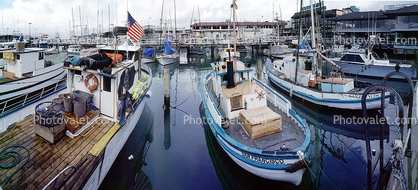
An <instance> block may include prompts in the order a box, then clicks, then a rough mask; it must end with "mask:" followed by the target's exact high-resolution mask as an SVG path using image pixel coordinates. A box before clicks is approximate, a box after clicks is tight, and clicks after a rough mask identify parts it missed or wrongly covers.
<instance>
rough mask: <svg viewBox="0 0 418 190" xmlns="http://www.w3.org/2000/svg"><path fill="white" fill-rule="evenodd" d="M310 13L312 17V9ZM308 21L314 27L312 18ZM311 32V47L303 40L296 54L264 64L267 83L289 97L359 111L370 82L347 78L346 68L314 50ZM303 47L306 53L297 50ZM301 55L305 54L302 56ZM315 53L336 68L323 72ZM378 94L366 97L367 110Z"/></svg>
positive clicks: (375, 105) (375, 103)
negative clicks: (329, 71) (333, 70)
mask: <svg viewBox="0 0 418 190" xmlns="http://www.w3.org/2000/svg"><path fill="white" fill-rule="evenodd" d="M311 15H312V16H311V18H312V19H314V17H313V9H311ZM311 24H312V28H315V26H314V22H313V21H312V22H311ZM310 31H311V38H312V39H311V43H312V47H311V46H309V44H308V43H307V41H306V39H303V40H302V43H301V44H300V46H299V49H297V52H296V56H290V57H285V58H284V59H283V60H274V61H271V62H267V63H266V67H265V68H266V69H265V70H266V73H267V75H268V78H269V80H270V82H272V83H273V84H274V86H275V87H276V88H277V89H278V90H281V91H284V92H285V93H286V94H288V95H289V97H297V98H298V99H300V100H303V101H305V100H306V101H308V102H310V103H313V104H315V105H319V106H323V107H326V108H336V109H351V110H360V109H361V98H362V95H363V92H364V90H365V88H366V87H368V86H371V85H372V84H371V83H367V82H362V81H358V80H357V79H356V80H354V79H352V78H348V77H346V76H345V70H343V69H342V68H341V67H339V66H338V65H337V64H336V63H334V62H333V61H331V60H330V59H328V58H327V57H325V56H324V55H322V54H321V53H320V52H319V51H318V50H316V43H315V36H316V35H315V30H310ZM303 48H304V51H305V52H301V51H300V50H301V49H303ZM304 54H305V55H306V56H305V57H302V56H301V55H304ZM317 56H320V57H321V58H322V59H324V60H326V62H325V63H327V64H328V63H329V64H331V67H333V68H335V70H337V71H336V72H331V73H330V74H329V75H328V73H327V74H323V73H322V64H321V63H322V62H318V59H317V58H318V57H317ZM386 95H389V94H388V93H386V94H385V96H386ZM380 96H381V94H380V93H379V92H373V93H371V94H369V95H368V96H367V103H368V104H369V105H368V108H369V109H377V108H379V107H380V99H381V97H380Z"/></svg>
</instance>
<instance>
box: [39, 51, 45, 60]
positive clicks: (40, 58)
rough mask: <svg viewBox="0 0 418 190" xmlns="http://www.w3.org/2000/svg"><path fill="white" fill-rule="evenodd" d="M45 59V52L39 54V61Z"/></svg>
mask: <svg viewBox="0 0 418 190" xmlns="http://www.w3.org/2000/svg"><path fill="white" fill-rule="evenodd" d="M42 59H44V53H43V52H39V58H38V60H42Z"/></svg>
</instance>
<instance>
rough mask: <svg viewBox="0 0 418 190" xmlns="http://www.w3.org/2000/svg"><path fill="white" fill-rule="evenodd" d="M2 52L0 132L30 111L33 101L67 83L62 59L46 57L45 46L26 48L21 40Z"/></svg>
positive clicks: (47, 96)
mask: <svg viewBox="0 0 418 190" xmlns="http://www.w3.org/2000/svg"><path fill="white" fill-rule="evenodd" d="M2 53H3V59H2V61H3V67H2V68H1V69H0V72H1V75H0V89H1V90H0V132H3V131H4V130H6V129H7V127H8V126H9V125H11V124H13V123H15V122H16V121H17V120H20V119H23V118H24V117H26V116H27V115H29V114H30V113H33V109H34V106H35V105H34V103H35V102H38V101H40V100H51V99H52V98H56V97H57V92H59V91H61V90H62V89H64V88H65V87H66V85H65V83H66V75H67V74H66V72H65V70H64V69H63V64H62V62H61V63H55V64H54V63H52V62H51V61H46V60H45V56H46V55H45V49H40V48H26V49H25V44H24V43H23V41H20V42H17V43H16V49H8V50H4V51H3V52H2Z"/></svg>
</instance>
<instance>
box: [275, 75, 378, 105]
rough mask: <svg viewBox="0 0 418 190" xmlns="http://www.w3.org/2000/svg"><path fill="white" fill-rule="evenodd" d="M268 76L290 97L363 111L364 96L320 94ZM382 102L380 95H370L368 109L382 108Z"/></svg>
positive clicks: (317, 103)
mask: <svg viewBox="0 0 418 190" xmlns="http://www.w3.org/2000/svg"><path fill="white" fill-rule="evenodd" d="M267 75H268V78H269V80H270V82H272V83H273V84H275V86H276V87H277V88H279V90H282V91H285V92H287V95H288V96H289V97H292V96H296V97H298V98H301V99H303V100H306V101H309V102H311V103H313V104H316V105H320V106H325V107H331V108H338V109H350V110H361V97H362V94H355V93H327V92H319V91H314V90H311V89H309V88H308V87H302V86H300V85H294V84H293V83H291V82H290V81H287V80H284V79H282V78H280V77H277V76H276V75H274V74H272V73H270V72H267ZM380 100H381V97H380V93H377V94H371V95H369V98H367V99H366V101H367V102H368V103H369V104H368V105H367V109H377V108H380Z"/></svg>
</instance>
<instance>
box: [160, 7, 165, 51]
mask: <svg viewBox="0 0 418 190" xmlns="http://www.w3.org/2000/svg"><path fill="white" fill-rule="evenodd" d="M163 13H164V0H163V5H162V6H161V20H160V31H161V33H160V49H161V38H162V35H163Z"/></svg>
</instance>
